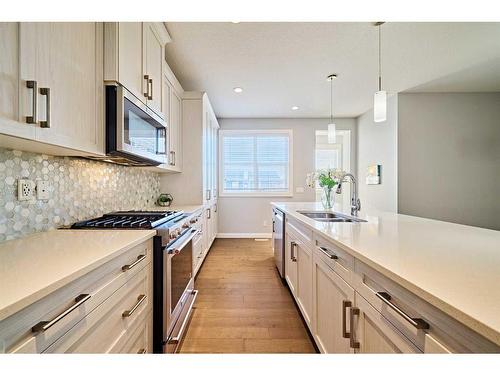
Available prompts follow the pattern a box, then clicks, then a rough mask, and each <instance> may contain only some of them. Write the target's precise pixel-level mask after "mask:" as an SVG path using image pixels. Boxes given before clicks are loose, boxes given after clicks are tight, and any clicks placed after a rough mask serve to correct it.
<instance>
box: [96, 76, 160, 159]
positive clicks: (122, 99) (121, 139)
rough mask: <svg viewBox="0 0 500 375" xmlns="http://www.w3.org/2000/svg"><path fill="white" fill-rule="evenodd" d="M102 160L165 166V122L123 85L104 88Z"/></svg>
mask: <svg viewBox="0 0 500 375" xmlns="http://www.w3.org/2000/svg"><path fill="white" fill-rule="evenodd" d="M105 95H106V117H105V118H106V120H105V121H106V155H107V156H106V159H105V160H106V161H111V162H115V163H119V164H126V165H136V166H156V165H160V164H164V163H167V133H168V132H167V123H166V121H165V120H164V119H163V118H162V117H161V116H159V115H158V114H157V113H155V112H154V111H152V110H151V109H150V108H148V107H147V106H146V105H145V104H144V103H143V102H141V101H140V100H139V99H137V98H136V97H135V96H134V95H133V94H132V93H130V92H129V91H128V90H127V89H125V88H124V87H123V86H120V85H118V84H112V85H106V94H105Z"/></svg>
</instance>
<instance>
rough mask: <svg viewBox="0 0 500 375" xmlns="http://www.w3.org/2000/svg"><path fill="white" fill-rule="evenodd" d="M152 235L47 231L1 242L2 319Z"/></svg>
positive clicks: (129, 231)
mask: <svg viewBox="0 0 500 375" xmlns="http://www.w3.org/2000/svg"><path fill="white" fill-rule="evenodd" d="M155 234H156V231H155V230H51V231H48V232H42V233H36V234H33V235H30V236H27V237H24V238H21V239H17V240H12V241H7V242H4V243H2V244H0V320H3V319H5V318H6V317H8V316H10V315H12V314H14V313H16V312H18V311H20V310H21V309H23V308H25V307H26V306H28V305H30V304H32V303H34V302H36V301H38V300H40V299H41V298H43V297H45V296H47V295H48V294H50V293H52V292H53V291H55V290H57V289H58V288H60V287H62V286H64V285H66V284H68V283H70V282H71V281H73V280H76V279H77V278H79V277H81V276H83V275H85V274H86V273H88V272H90V271H92V270H94V269H95V268H97V267H99V266H100V265H102V264H104V263H106V262H107V261H109V260H111V259H113V258H114V257H116V256H118V255H120V254H122V253H123V252H125V251H127V250H129V249H131V248H132V247H134V246H136V245H138V244H140V243H141V242H144V241H146V240H147V239H149V238H151V237H153V236H154V235H155Z"/></svg>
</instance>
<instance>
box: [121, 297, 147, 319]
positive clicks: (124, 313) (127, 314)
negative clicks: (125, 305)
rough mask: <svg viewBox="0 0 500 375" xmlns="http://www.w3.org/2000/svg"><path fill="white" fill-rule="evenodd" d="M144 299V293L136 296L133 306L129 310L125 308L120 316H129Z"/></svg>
mask: <svg viewBox="0 0 500 375" xmlns="http://www.w3.org/2000/svg"><path fill="white" fill-rule="evenodd" d="M145 299H146V295H145V294H141V295H139V297H137V302H136V304H135V305H134V307H132V308H131V309H130V310H126V311H124V312H123V314H122V317H123V318H128V317H129V316H131V315H132V314H133V313H134V312H135V310H137V308H138V307H139V306H140V305H141V303H142V302H143V301H144V300H145Z"/></svg>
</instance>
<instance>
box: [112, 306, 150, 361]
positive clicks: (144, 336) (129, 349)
mask: <svg viewBox="0 0 500 375" xmlns="http://www.w3.org/2000/svg"><path fill="white" fill-rule="evenodd" d="M142 317H143V318H144V319H141V320H140V321H139V322H138V324H136V325H135V326H134V327H131V329H130V330H129V331H130V332H128V334H127V335H125V337H124V340H120V341H119V342H118V343H117V344H116V345H115V346H114V347H113V348H112V349H111V350H110V353H123V354H146V353H151V352H152V350H151V349H152V346H151V342H152V339H151V338H152V336H151V333H152V317H151V312H150V313H149V314H147V315H144V314H143V315H142V316H141V318H142ZM122 341H123V342H122Z"/></svg>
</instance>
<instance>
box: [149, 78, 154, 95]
mask: <svg viewBox="0 0 500 375" xmlns="http://www.w3.org/2000/svg"><path fill="white" fill-rule="evenodd" d="M148 83H149V85H150V86H151V91H149V88H148V92H149V95H148V100H153V78H150V79H149V80H148Z"/></svg>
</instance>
